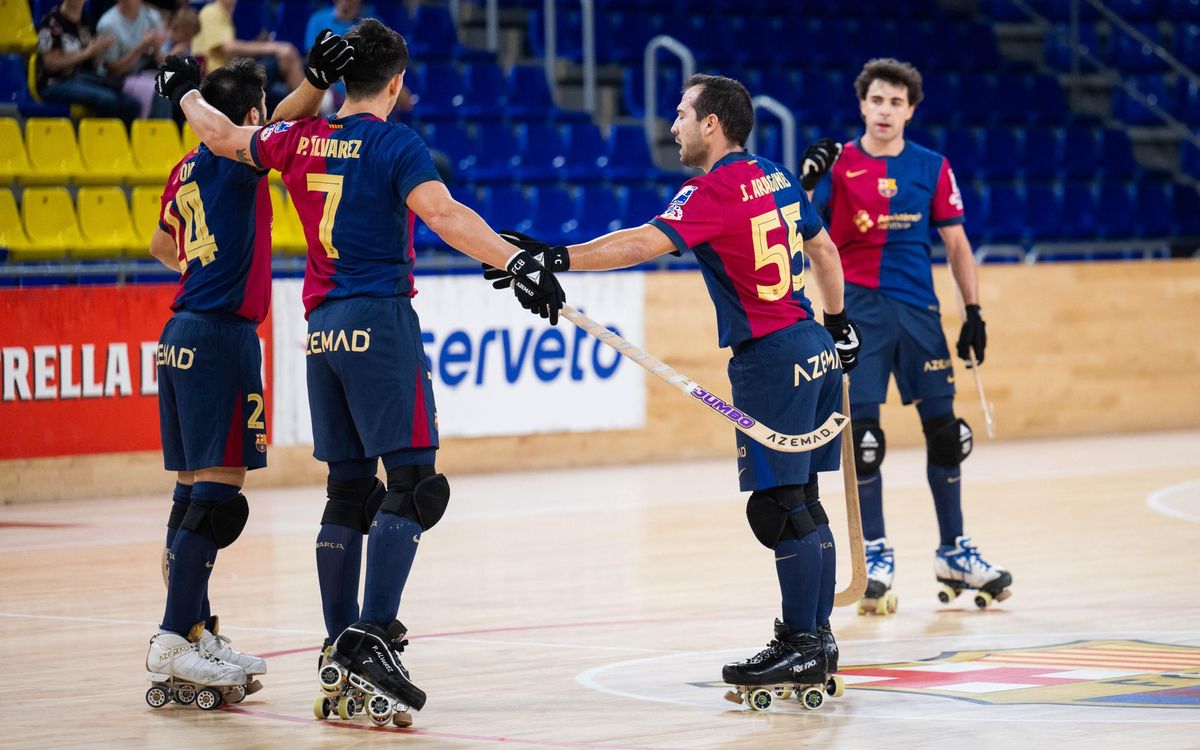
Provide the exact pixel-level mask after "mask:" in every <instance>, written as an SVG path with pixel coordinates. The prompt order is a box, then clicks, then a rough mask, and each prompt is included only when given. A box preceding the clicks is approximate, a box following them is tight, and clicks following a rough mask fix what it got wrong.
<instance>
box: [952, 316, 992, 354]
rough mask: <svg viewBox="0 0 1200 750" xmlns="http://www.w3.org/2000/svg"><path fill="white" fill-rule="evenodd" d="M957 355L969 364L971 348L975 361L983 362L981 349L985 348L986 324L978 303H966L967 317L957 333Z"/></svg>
mask: <svg viewBox="0 0 1200 750" xmlns="http://www.w3.org/2000/svg"><path fill="white" fill-rule="evenodd" d="M957 348H958V356H959V357H961V358H962V359H965V360H966V361H967V367H970V366H971V350H972V349H974V350H975V363H976V364H979V365H981V364H983V350H984V349H985V348H987V325H986V324H985V323H984V322H983V315H982V314H981V313H980V311H979V305H967V319H966V320H964V321H963V325H962V330H961V331H960V332H959V334H958V347H957Z"/></svg>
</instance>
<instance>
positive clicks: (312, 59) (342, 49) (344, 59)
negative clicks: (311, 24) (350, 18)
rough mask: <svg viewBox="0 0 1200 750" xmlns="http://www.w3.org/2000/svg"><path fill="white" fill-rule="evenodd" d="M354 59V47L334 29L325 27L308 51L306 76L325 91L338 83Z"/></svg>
mask: <svg viewBox="0 0 1200 750" xmlns="http://www.w3.org/2000/svg"><path fill="white" fill-rule="evenodd" d="M353 61H354V47H352V46H350V43H349V42H347V41H346V40H345V39H343V38H342V37H340V36H338V35H337V34H335V33H333V30H332V29H323V30H322V31H321V32H320V33H319V34H317V41H316V42H314V43H313V46H312V50H310V51H309V53H308V64H307V65H305V66H304V77H305V78H307V79H308V82H309V83H311V84H312V85H313V86H315V87H316V88H319V89H321V90H322V91H324V90H325V89H327V88H329V87H330V86H332V85H333V84H335V83H337V81H338V79H339V78H341V77H342V74H343V73H345V72H346V68H347V67H348V66H349V65H350V63H351V62H353Z"/></svg>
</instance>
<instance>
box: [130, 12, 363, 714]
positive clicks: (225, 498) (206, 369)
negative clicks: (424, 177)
mask: <svg viewBox="0 0 1200 750" xmlns="http://www.w3.org/2000/svg"><path fill="white" fill-rule="evenodd" d="M350 56H351V51H350V49H349V47H348V45H347V44H346V43H345V42H344V41H343V40H342V38H341V37H338V36H336V35H332V34H325V35H324V36H323V37H322V39H321V41H320V42H319V43H318V44H317V46H316V47H314V52H313V54H312V55H311V57H310V62H309V65H310V70H311V71H312V72H311V73H310V76H309V80H310V81H314V80H315V81H316V85H314V84H313V83H308V82H306V83H303V84H301V87H300V88H299V89H297V90H296V91H295V92H293V93H292V94H291V95H290V96H289V97H288V98H287V99H286V100H285V101H284V102H282V103H281V104H280V106H279V108H278V109H277V110H276V113H275V114H276V116H284V115H287V116H291V117H296V116H303V115H307V114H310V113H315V112H316V111H317V109H318V107H319V105H320V101H321V97H322V96H323V94H324V90H323V86H322V84H323V85H324V86H327V85H328V84H327V83H323V81H322V77H325V78H330V79H336V78H337V73H336V70H337V68H338V67H339V66H344V65H345V64H347V63H348V62H349V59H350ZM185 77H186V78H187V79H188V80H190V81H191V85H192V87H193V88H194V87H195V86H196V84H199V91H200V95H201V96H203V97H204V99H205V100H206V101H207V102H209V103H210V105H211V106H212V107H213V108H214V110H215V111H217V112H219V113H220V116H221V117H223V118H225V120H226V121H227V122H229V123H230V124H231V125H232V124H233V123H235V122H237V123H241V124H243V125H247V126H258V125H262V124H265V123H266V109H265V102H266V99H265V94H264V91H263V84H264V81H265V74H264V73H263V70H262V68H260V67H259V66H258V65H256V64H255V63H254V62H253V61H251V60H248V59H240V60H235V61H234V62H231V63H230V64H229V65H227V66H225V67H223V68H218V69H217V70H215V71H213V72H212V73H211V74H209V75H208V77H207V78H205V79H204V82H203V83H199V70H198V69H190V70H188V71H185V73H183V74H181V77H180V79H179V81H177V82H182V81H183V79H184V78H185ZM179 88H182V87H179ZM179 88H176V89H175V92H176V93H177V92H178V91H179ZM175 102H176V103H178V97H175ZM265 175H266V172H265V171H263V170H259V169H255V168H253V167H249V166H246V165H242V164H238V163H236V162H232V161H229V160H228V159H222V158H219V157H217V156H216V155H214V154H213V153H212V151H210V150H209V149H208V147H207V146H205V145H203V144H202V145H200V146H197V147H196V148H195V149H193V150H192V151H191V152H190V153H188V155H187V156H185V157H184V158H183V159H182V160H181V161H180V162H179V163H178V164H177V165H175V167H174V168H173V169H172V170H171V174H170V177H169V178H168V180H167V183H166V186H165V188H164V189H163V194H162V205H161V209H160V213H159V217H160V222H159V231H158V232H156V233H155V235H154V237H153V239H152V241H151V245H150V253H151V255H153V256H154V257H155V258H157V259H158V260H159V261H161V262H162V263H163V264H164V265H166V266H167V267H168V268H170V269H172V270H175V271H178V272H180V274H181V277H180V281H179V291H178V292H177V294H176V295H175V299H174V301H173V302H172V304H171V309H172V310H174V315H173V317H172V318H171V319H170V320H169V321H168V322H167V324H166V326H165V327H164V329H163V333H162V337H161V339H160V343H159V346H158V384H159V392H158V398H159V419H160V423H161V425H160V426H161V431H162V443H163V458H164V463H165V466H166V469H167V470H168V471H177V472H178V478H177V482H176V485H175V492H174V497H173V504H172V507H171V513H170V517H169V519H168V521H167V541H166V549H165V550H164V555H163V575H164V578H165V579H166V582H167V602H166V610H165V612H164V614H163V620H162V625H161V630H160V632H159V633H158V634H157V635H156V636H154V638H153V639H151V642H150V651H149V654H148V655H147V657H146V667H147V669H148V670H149V671H150V672H151V679H152V680H155V681H156V682H158V683H168V684H167V685H166V687H163V686H161V685H159V686H158V689H157V692H156V688H155V687H152V688H151V691H152V692H153V695H151V694H149V693H148V695H147V699H148V700H151V701H156V700H162V699H163V698H168V699H169V698H170V697H171V695H172V685H173V683H175V682H180V683H187V684H189V685H191V686H192V688H197V687H198V686H217V687H230V686H239V685H240V686H246V688H247V689H248V690H249V691H251V692H253V690H255V689H257V687H258V683H257V681H255V682H253V683H251V684H249V685H247V682H248V679H253V677H254V676H255V675H259V674H263V673H265V672H266V669H267V667H266V663H265V662H264V661H263V660H262V659H260V658H258V657H255V656H249V655H246V654H242V653H239V652H238V651H235V650H234V649H233V648H231V647H230V646H229V644H228V639H227V638H225V637H223V636H220V635H219V634H218V624H217V617H216V616H215V615H212V613H211V612H210V611H209V602H208V579H209V575H210V573H211V572H212V566H213V564H214V563H215V560H216V554H217V550H218V549H220V548H223V547H227V546H229V545H230V544H231V543H233V541H234V540H236V539H237V537H238V535H239V534H240V533H241V531H242V528H243V527H244V526H245V523H246V519H247V516H248V514H249V505H248V503H247V501H246V498H245V496H243V495H242V494H241V487H242V484H243V482H244V481H245V477H246V471H247V470H248V469H258V468H261V467H263V466H265V465H266V443H267V440H266V438H267V433H266V417H265V406H266V405H265V403H264V401H263V393H262V382H261V379H260V377H261V376H260V372H261V367H262V355H261V352H260V349H259V343H258V336H257V333H256V329H257V327H258V324H259V323H261V322H262V321H263V319H264V318H265V317H266V314H267V309H268V307H269V306H270V300H271V200H270V194H269V193H268V187H267V181H266V179H265ZM226 692H227V693H228V691H226ZM194 693H195V690H191V691H188V690H185V691H184V692H183V693H182V695H183V697H184V700H188V698H190V697H192V696H193V695H194ZM174 694H175V695H176V696H178V695H180V693H179V692H177V691H176V692H175V693H174ZM241 695H244V693H242V694H241ZM211 698H212V695H211V694H210V695H209V696H207V697H206V698H204V699H202V700H201V706H202V707H215V706H208V702H209V701H210V700H211ZM189 702H190V701H189Z"/></svg>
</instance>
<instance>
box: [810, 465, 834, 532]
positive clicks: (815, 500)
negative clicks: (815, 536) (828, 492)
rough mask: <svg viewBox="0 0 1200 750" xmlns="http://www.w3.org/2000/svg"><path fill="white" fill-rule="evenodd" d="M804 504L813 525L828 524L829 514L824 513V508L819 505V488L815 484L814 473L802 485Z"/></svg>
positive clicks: (815, 477)
mask: <svg viewBox="0 0 1200 750" xmlns="http://www.w3.org/2000/svg"><path fill="white" fill-rule="evenodd" d="M804 506H805V507H806V508H808V516H809V518H811V519H812V522H813V523H814V524H815V525H817V526H820V525H822V524H824V525H825V526H828V525H829V516H828V515H827V514H826V513H825V508H823V507H821V488H820V486H819V485H818V484H817V476H816V475H815V474H814V475H813V478H812V481H811V482H809V483H808V484H806V485H804Z"/></svg>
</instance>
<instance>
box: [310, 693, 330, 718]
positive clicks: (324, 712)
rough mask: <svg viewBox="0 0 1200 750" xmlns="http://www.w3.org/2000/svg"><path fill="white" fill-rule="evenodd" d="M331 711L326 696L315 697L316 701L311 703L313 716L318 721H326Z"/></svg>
mask: <svg viewBox="0 0 1200 750" xmlns="http://www.w3.org/2000/svg"><path fill="white" fill-rule="evenodd" d="M332 710H333V705H332V703H331V701H330V700H329V696H327V695H321V696H317V699H316V700H315V701H313V716H315V717H317V718H318V719H328V718H329V712H330V711H332Z"/></svg>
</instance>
